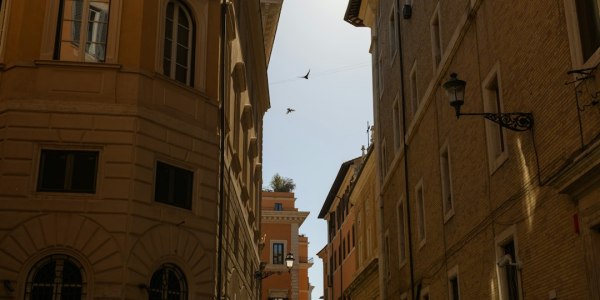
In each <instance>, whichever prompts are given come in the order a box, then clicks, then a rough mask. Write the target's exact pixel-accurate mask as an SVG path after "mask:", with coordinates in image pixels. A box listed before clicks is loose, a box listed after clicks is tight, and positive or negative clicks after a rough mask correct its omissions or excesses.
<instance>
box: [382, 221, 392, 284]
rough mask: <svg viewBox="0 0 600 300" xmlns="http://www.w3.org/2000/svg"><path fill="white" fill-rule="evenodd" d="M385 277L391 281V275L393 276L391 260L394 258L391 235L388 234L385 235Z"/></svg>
mask: <svg viewBox="0 0 600 300" xmlns="http://www.w3.org/2000/svg"><path fill="white" fill-rule="evenodd" d="M384 251H385V276H386V278H387V279H390V275H391V270H390V269H391V268H390V266H391V260H392V256H391V253H390V236H389V234H388V233H387V232H386V233H385V248H384Z"/></svg>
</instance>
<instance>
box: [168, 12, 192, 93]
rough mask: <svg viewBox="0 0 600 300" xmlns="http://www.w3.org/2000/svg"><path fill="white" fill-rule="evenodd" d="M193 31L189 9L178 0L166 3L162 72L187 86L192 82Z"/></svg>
mask: <svg viewBox="0 0 600 300" xmlns="http://www.w3.org/2000/svg"><path fill="white" fill-rule="evenodd" d="M194 32H195V26H194V21H193V19H192V16H191V13H190V10H189V9H188V8H187V6H185V5H184V4H183V3H182V2H180V1H169V3H168V4H167V12H166V21H165V36H164V48H163V72H164V74H165V75H166V76H169V77H170V78H171V79H174V80H177V81H179V82H181V83H183V84H187V85H189V86H192V85H193V82H194V78H193V77H194V68H193V67H194V41H195V40H194Z"/></svg>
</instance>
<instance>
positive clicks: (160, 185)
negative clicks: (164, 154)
mask: <svg viewBox="0 0 600 300" xmlns="http://www.w3.org/2000/svg"><path fill="white" fill-rule="evenodd" d="M193 179H194V173H193V172H192V171H188V170H185V169H182V168H178V167H175V166H171V165H168V164H166V163H163V162H160V161H158V162H156V184H155V189H154V201H156V202H161V203H165V204H169V205H173V206H177V207H181V208H185V209H191V208H192V190H193V187H192V184H193Z"/></svg>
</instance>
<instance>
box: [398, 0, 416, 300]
mask: <svg viewBox="0 0 600 300" xmlns="http://www.w3.org/2000/svg"><path fill="white" fill-rule="evenodd" d="M400 7H401V6H400V0H396V14H397V17H396V19H397V20H398V52H399V54H400V55H399V59H400V83H401V89H400V90H401V97H402V136H403V137H404V187H405V194H406V222H407V223H408V260H409V264H408V265H409V268H410V294H411V297H410V298H411V299H415V291H414V287H415V270H414V259H413V251H412V228H411V220H410V215H411V213H410V197H409V195H410V186H409V180H408V174H409V172H408V150H409V149H408V143H407V140H406V125H407V124H406V95H405V94H404V58H403V57H404V55H403V54H404V52H403V51H402V27H401V26H400V24H401V23H402V22H401V21H400V20H402V15H401V14H400ZM415 300H417V299H415Z"/></svg>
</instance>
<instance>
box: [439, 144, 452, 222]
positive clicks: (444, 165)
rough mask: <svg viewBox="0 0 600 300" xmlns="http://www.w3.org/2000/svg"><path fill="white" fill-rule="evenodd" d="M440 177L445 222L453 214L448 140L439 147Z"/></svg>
mask: <svg viewBox="0 0 600 300" xmlns="http://www.w3.org/2000/svg"><path fill="white" fill-rule="evenodd" d="M440 177H441V178H440V180H441V187H442V208H443V209H444V223H446V222H448V220H450V218H452V216H454V193H453V190H452V160H451V158H450V146H449V144H448V142H445V143H444V144H443V145H442V147H441V149H440ZM448 198H449V199H448Z"/></svg>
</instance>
